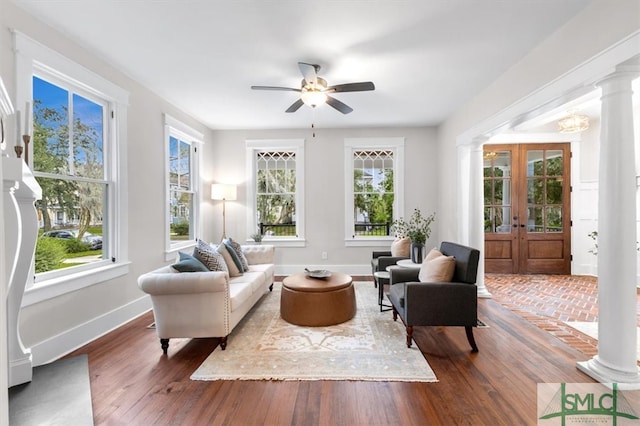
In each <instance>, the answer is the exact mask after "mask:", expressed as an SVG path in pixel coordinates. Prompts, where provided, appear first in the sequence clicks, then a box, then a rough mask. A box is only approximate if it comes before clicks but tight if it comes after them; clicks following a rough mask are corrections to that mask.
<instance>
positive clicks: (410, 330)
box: [407, 325, 413, 348]
mask: <svg viewBox="0 0 640 426" xmlns="http://www.w3.org/2000/svg"><path fill="white" fill-rule="evenodd" d="M411 340H413V326H412V325H408V326H407V347H408V348H410V347H411Z"/></svg>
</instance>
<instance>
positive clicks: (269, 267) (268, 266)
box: [249, 263, 275, 284]
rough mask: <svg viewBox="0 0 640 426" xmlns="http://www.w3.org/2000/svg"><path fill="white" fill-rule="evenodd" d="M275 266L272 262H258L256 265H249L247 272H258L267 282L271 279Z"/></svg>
mask: <svg viewBox="0 0 640 426" xmlns="http://www.w3.org/2000/svg"><path fill="white" fill-rule="evenodd" d="M274 270H275V266H274V264H273V263H260V264H258V265H249V272H260V273H261V274H262V276H263V277H264V279H265V280H267V281H269V284H271V282H272V281H273V274H274Z"/></svg>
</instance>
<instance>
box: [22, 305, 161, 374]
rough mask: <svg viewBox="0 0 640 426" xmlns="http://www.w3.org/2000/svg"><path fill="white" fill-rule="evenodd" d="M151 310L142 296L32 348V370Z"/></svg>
mask: <svg viewBox="0 0 640 426" xmlns="http://www.w3.org/2000/svg"><path fill="white" fill-rule="evenodd" d="M150 309H151V298H150V297H149V296H148V295H145V296H143V297H141V298H139V299H137V300H134V301H133V302H130V303H128V304H126V305H124V306H121V307H119V308H117V309H114V310H113V311H111V312H108V313H106V314H104V315H101V316H99V317H96V318H94V319H92V320H91V321H88V322H86V323H84V324H80V325H78V326H77V327H74V328H72V329H70V330H67V331H65V332H64V333H60V334H58V335H57V336H53V337H51V338H49V339H47V340H44V341H42V342H40V343H38V344H36V345H34V346H33V347H31V348H30V349H31V355H32V360H33V366H34V367H36V366H38V365H43V364H48V363H50V362H53V361H55V360H56V359H58V358H60V357H62V356H64V355H66V354H68V353H70V352H73V351H74V350H76V349H78V348H80V347H82V346H84V345H86V344H87V343H89V342H91V341H93V340H95V339H97V338H98V337H101V336H103V335H105V334H107V333H109V332H110V331H113V330H115V329H116V328H118V327H120V326H121V325H123V324H125V323H127V322H129V321H131V320H132V319H134V318H137V317H139V316H140V315H142V314H144V313H146V312H148V311H149V310H150Z"/></svg>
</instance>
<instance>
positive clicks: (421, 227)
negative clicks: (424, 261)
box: [393, 209, 436, 244]
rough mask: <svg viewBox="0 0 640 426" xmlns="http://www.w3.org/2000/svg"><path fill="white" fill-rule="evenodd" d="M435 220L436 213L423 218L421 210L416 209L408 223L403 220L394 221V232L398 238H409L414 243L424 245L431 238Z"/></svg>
mask: <svg viewBox="0 0 640 426" xmlns="http://www.w3.org/2000/svg"><path fill="white" fill-rule="evenodd" d="M435 218H436V214H435V213H431V215H429V216H427V217H423V216H422V212H421V211H420V209H414V210H413V214H412V215H411V218H410V219H409V221H408V222H407V221H405V220H404V219H403V218H400V219H398V220H395V221H393V230H394V232H395V234H396V236H398V237H409V239H411V242H412V243H415V244H424V243H425V242H426V241H427V240H428V239H429V237H430V236H431V224H432V223H433V221H434V220H435Z"/></svg>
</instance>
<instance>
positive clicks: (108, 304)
mask: <svg viewBox="0 0 640 426" xmlns="http://www.w3.org/2000/svg"><path fill="white" fill-rule="evenodd" d="M0 6H1V7H0V9H1V10H2V13H1V14H0V57H1V58H2V62H1V65H0V72H1V73H2V76H3V78H4V80H5V83H6V84H7V86H8V87H7V90H8V91H9V95H10V96H11V97H12V98H13V99H15V93H16V88H15V60H14V53H13V48H12V36H11V33H10V29H16V30H18V31H20V32H22V33H24V34H26V35H27V36H29V37H31V38H33V39H34V40H36V41H39V42H41V43H43V44H44V45H46V46H47V47H49V48H52V49H54V50H56V51H58V52H59V53H61V54H63V55H65V56H67V57H68V58H70V59H72V60H73V61H75V62H77V63H79V64H81V65H83V66H84V67H86V68H88V69H89V70H91V71H93V72H95V73H97V74H99V75H100V76H102V77H104V78H106V79H108V80H110V81H111V82H113V83H114V84H116V85H119V86H120V87H122V88H123V89H125V90H127V91H129V93H130V98H129V99H130V105H129V110H128V129H127V131H128V146H127V156H128V161H129V164H128V175H129V185H128V188H127V193H128V211H126V212H125V214H126V215H127V216H128V224H129V250H128V251H129V260H130V261H131V266H130V273H129V274H128V275H126V276H123V277H120V278H117V279H114V280H111V281H107V282H102V283H98V284H95V285H93V286H91V287H88V288H85V289H83V290H80V291H76V292H73V293H68V294H65V295H63V296H60V297H56V298H53V299H50V300H47V301H45V302H41V303H37V304H34V305H30V306H28V307H26V308H24V309H23V310H22V312H21V316H20V326H21V335H22V340H23V342H24V344H25V345H26V346H27V347H34V346H35V350H34V351H33V354H34V360H36V361H37V360H38V359H40V358H41V356H44V355H43V354H39V353H38V348H46V350H47V351H52V352H55V351H56V349H59V348H61V347H62V346H64V345H76V344H78V342H80V343H83V342H81V341H82V339H84V338H87V339H92V338H94V337H96V336H95V333H102V332H104V331H106V330H104V328H105V327H108V328H110V327H113V326H114V325H113V324H112V322H110V321H113V319H114V318H116V320H117V318H122V317H123V315H124V316H127V315H131V312H132V311H131V309H129V310H127V309H125V307H128V306H129V307H131V306H137V305H136V304H135V302H136V301H137V300H139V299H140V298H141V297H143V293H142V292H141V291H140V290H139V289H138V287H137V284H136V279H137V277H138V275H140V274H141V273H143V272H146V271H149V270H151V269H154V268H157V267H159V266H161V265H163V264H164V253H163V250H164V230H165V226H164V182H165V176H164V154H163V152H164V151H163V147H164V136H163V130H164V127H163V115H162V114H163V113H164V112H167V113H169V114H171V115H172V116H174V117H176V118H178V119H181V120H183V121H184V122H185V123H186V124H188V125H190V126H192V127H194V128H196V129H197V130H199V131H201V132H203V133H204V134H205V142H206V141H207V140H208V139H209V138H210V136H209V135H210V131H209V130H208V129H207V128H205V127H204V126H202V125H201V124H199V123H198V122H196V121H194V120H193V119H191V118H190V117H188V116H186V115H185V114H184V113H182V112H181V111H179V110H177V109H176V108H174V107H173V106H172V105H171V104H169V103H168V102H166V101H164V100H163V99H161V98H159V97H158V96H156V95H155V94H153V93H151V92H150V91H149V90H147V89H145V88H144V87H143V86H141V85H140V84H138V83H136V82H134V81H133V80H131V79H130V78H128V77H126V76H125V75H124V74H123V73H121V72H120V71H118V70H116V69H114V68H113V67H111V66H110V65H109V64H107V63H105V62H103V61H102V60H101V59H100V58H97V57H96V56H94V55H93V54H92V53H91V52H88V51H87V50H84V49H83V48H82V47H81V46H79V45H78V44H76V43H74V42H72V41H70V40H68V39H67V38H65V37H64V36H63V35H61V34H60V33H58V32H56V31H53V30H52V29H51V28H49V27H48V26H46V25H45V24H43V23H41V22H39V21H37V20H36V19H35V18H33V17H31V16H30V15H28V14H26V13H24V12H23V11H22V10H21V9H20V8H18V7H17V6H16V5H15V4H14V3H13V2H11V1H9V0H0ZM123 312H124V314H123ZM129 318H130V317H129ZM127 319H128V318H127ZM67 349H71V348H67ZM43 350H44V349H43Z"/></svg>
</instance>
